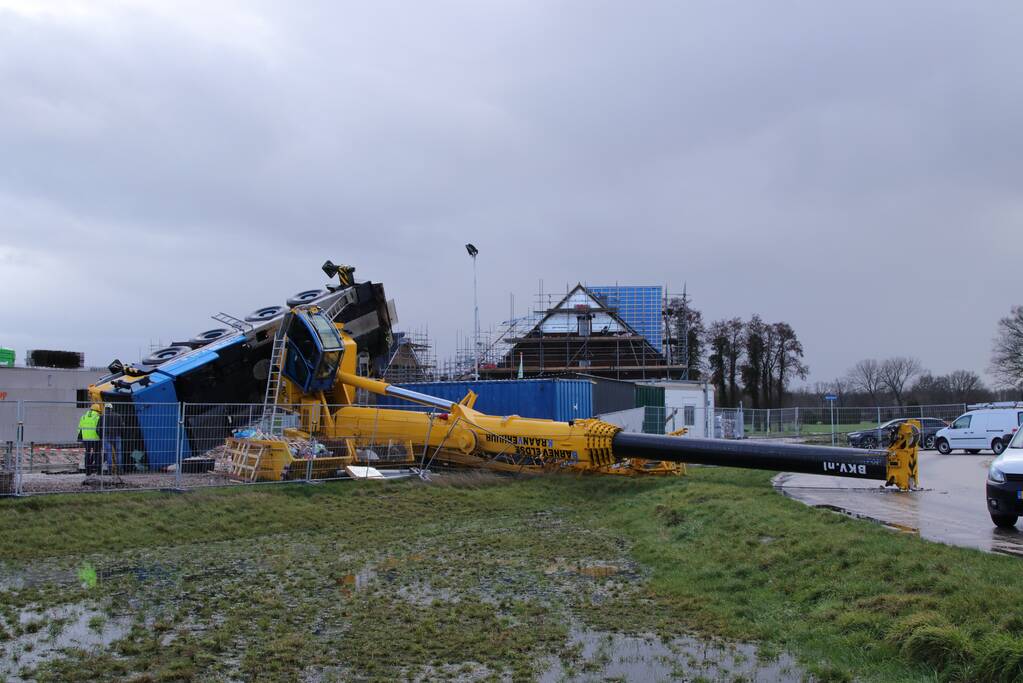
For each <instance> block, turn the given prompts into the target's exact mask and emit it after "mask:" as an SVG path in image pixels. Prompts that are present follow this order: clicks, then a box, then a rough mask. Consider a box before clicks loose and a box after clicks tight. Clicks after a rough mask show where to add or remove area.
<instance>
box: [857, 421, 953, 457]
mask: <svg viewBox="0 0 1023 683" xmlns="http://www.w3.org/2000/svg"><path fill="white" fill-rule="evenodd" d="M906 420H920V432H921V435H920V437H921V438H920V447H921V448H923V449H925V450H931V449H933V448H934V435H935V434H937V433H938V430H939V429H943V428H945V427H947V426H948V423H946V422H945V421H944V420H939V419H938V418H936V417H924V418H919V417H912V418H911V417H900V418H896V419H894V420H889V421H888V422H885V423H884V424H883V425H881V426H880V427H876V428H874V429H866V430H863V431H859V432H849V433H848V434H847V435H846V438H847V439H848V440H849V445H850V446H852V447H853V448H887V447H888V444H890V443H891V442H892V437H893V436H894V435H895V432H896V431H898V429H899V425H901V424H902V423H903V422H905V421H906Z"/></svg>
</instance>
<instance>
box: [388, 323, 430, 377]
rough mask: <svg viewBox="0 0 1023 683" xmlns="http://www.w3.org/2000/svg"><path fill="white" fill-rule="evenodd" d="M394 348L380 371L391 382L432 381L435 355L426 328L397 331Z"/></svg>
mask: <svg viewBox="0 0 1023 683" xmlns="http://www.w3.org/2000/svg"><path fill="white" fill-rule="evenodd" d="M394 338H395V339H394V349H393V350H392V352H391V356H390V358H388V360H387V365H386V367H385V368H384V371H383V373H382V379H383V380H384V381H385V382H389V383H391V384H406V383H409V382H432V381H433V380H435V379H436V372H437V357H436V355H435V354H434V351H433V343H432V342H431V341H430V335H429V332H428V331H427V330H416V331H414V332H397V333H395V334H394Z"/></svg>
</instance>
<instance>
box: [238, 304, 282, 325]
mask: <svg viewBox="0 0 1023 683" xmlns="http://www.w3.org/2000/svg"><path fill="white" fill-rule="evenodd" d="M283 312H284V306H263V308H257V309H256V310H254V311H253V312H252V313H249V314H248V315H247V316H245V322H247V323H264V322H266V321H267V320H272V319H273V318H276V317H277V316H279V315H280V314H281V313H283Z"/></svg>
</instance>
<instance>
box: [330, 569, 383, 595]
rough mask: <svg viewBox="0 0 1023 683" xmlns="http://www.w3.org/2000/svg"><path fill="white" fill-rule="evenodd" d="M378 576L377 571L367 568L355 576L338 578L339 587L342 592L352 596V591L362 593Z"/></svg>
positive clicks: (343, 575)
mask: <svg viewBox="0 0 1023 683" xmlns="http://www.w3.org/2000/svg"><path fill="white" fill-rule="evenodd" d="M377 575H378V572H377V571H376V570H375V569H373V568H372V567H367V568H365V569H363V570H362V571H360V572H358V573H355V574H342V575H341V576H339V577H337V585H339V586H341V590H342V591H346V592H347V593H349V594H351V593H352V591H360V590H363V589H364V588H366V586H368V585H369V584H370V583H372V581H373V579H375V578H376V577H377Z"/></svg>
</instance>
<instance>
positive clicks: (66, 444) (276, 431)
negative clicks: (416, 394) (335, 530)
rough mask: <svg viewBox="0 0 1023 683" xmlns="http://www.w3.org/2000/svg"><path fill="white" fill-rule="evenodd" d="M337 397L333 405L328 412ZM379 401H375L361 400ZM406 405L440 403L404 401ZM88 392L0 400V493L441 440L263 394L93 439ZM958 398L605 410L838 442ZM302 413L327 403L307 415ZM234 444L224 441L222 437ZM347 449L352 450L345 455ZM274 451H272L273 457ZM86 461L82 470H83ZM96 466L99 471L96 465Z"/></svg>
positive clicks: (210, 480)
mask: <svg viewBox="0 0 1023 683" xmlns="http://www.w3.org/2000/svg"><path fill="white" fill-rule="evenodd" d="M339 407H340V406H329V407H327V408H326V410H330V411H331V412H333V411H334V410H336V409H337V408H339ZM367 407H374V406H367ZM405 407H406V408H407V409H409V410H418V411H423V412H425V413H428V414H430V415H431V416H432V415H434V414H439V413H440V412H441V411H437V410H435V409H431V408H423V407H420V406H414V405H411V404H409V405H408V406H405ZM87 409H88V404H79V403H75V402H64V403H60V402H37V401H17V402H16V401H0V495H28V494H34V493H50V492H72V491H111V490H125V489H127V490H133V489H134V490H137V489H170V490H185V489H192V488H199V487H207V486H224V485H229V484H234V483H254V482H267V481H295V480H300V481H313V480H324V479H335V478H350V476H351V472H350V471H348V470H346V469H345V465H346V464H347V463H350V462H352V461H353V460H354V461H355V463H356V464H358V465H362V466H365V465H386V466H388V467H390V468H406V470H408V469H410V468H415V469H424V468H426V467H427V466H428V465H429V463H430V462H431V461H432V458H433V457H435V456H436V450H434V449H432V448H430V449H427V448H425V447H423V446H421V445H420V446H416V447H415V449H414V448H413V445H412V444H411V443H410V442H408V441H406V440H404V439H403V437H402V436H401V435H400V434H388V433H385V432H384V431H383V430H379V431H378V430H377V429H376V428H375V427H374V430H373V433H372V434H371V435H369V436H366V435H360V436H358V437H356V436H355V435H353V434H344V433H339V432H336V431H335V432H334V433H333V434H332V436H331V438H330V439H323V438H314V439H310V440H295V439H291V440H289V439H285V438H284V437H283V436H281V434H282V432H283V429H284V428H286V427H289V426H298V424H299V413H300V411H302V410H305V411H310V410H313V411H319V410H324V409H323V408H316V407H312V408H310V407H309V406H305V407H300V406H290V407H289V406H278V407H277V408H276V409H275V411H274V414H273V415H272V416H265V415H264V407H263V405H262V404H197V403H151V404H145V403H125V404H118V403H114V404H112V405H111V406H110V407H109V408H106V409H105V410H104V418H103V419H102V420H101V421H100V423H99V425H98V428H97V432H98V434H97V438H96V439H95V440H85V441H83V440H81V439H80V438H79V436H80V435H79V428H78V425H79V420H80V419H81V417H82V415H83V414H84V413H85V411H86V410H87ZM965 410H966V406H965V405H963V404H952V405H943V406H914V407H911V408H907V407H887V408H835V409H834V411H832V410H830V409H828V408H786V409H781V410H774V409H772V410H753V409H745V410H743V409H742V408H739V409H717V410H708V409H706V408H704V407H702V406H699V405H696V406H693V405H686V406H677V407H673V406H667V407H661V406H643V407H639V408H635V409H631V410H625V411H619V412H617V413H609V414H605V415H601V416H600V417H601V418H602V419H605V420H607V421H608V422H611V423H613V424H616V425H619V426H620V427H622V428H623V429H624V430H626V431H632V432H646V433H655V434H670V433H678V432H680V431H681V430H682V429H685V430H686V431H687V432H688V434H689V435H690V436H696V437H704V438H775V437H781V438H791V439H793V440H797V441H804V442H816V443H822V444H829V443H830V444H834V445H845V443H846V440H845V438H844V435H845V434H847V433H849V432H851V431H856V430H862V429H873V428H877V427H881V426H883V425H884V423H885V422H887V421H889V420H892V419H896V418H904V417H920V418H928V417H936V418H939V419H941V420H944V421H946V422H950V421H952V420H953V419H955V418H956V417H958V416H959V415H960V414H961V413H962V412H964V411H965ZM303 418H304V419H305V421H306V422H308V421H310V420H311V421H313V422H318V421H323V420H325V419H326V418H325V416H323V415H319V414H317V415H310V414H308V413H307V414H306V415H304V416H303ZM265 435H271V436H273V437H274V438H275V439H276V440H277V441H278V442H279V443H278V444H277V446H276V447H275V448H273V449H272V451H273V453H272V454H269V453H262V452H260V451H259V448H257V447H256V446H255V445H253V446H252V447H249V444H248V443H247V441H246V440H247V438H248V437H250V436H258V437H263V436H265ZM229 439H232V441H231V442H230V443H231V444H232V446H230V447H229V445H228V443H229V442H228V440H229ZM346 456H347V457H346ZM274 458H276V459H274ZM87 470H88V471H87ZM93 470H95V472H94V471H93Z"/></svg>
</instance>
